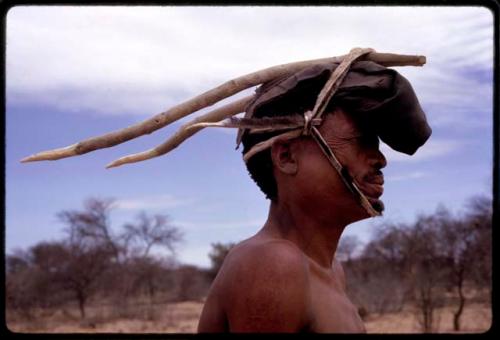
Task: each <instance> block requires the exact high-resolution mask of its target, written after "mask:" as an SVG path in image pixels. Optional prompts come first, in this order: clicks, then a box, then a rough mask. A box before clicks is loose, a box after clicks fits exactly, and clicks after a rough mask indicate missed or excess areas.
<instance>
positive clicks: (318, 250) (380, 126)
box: [198, 62, 430, 333]
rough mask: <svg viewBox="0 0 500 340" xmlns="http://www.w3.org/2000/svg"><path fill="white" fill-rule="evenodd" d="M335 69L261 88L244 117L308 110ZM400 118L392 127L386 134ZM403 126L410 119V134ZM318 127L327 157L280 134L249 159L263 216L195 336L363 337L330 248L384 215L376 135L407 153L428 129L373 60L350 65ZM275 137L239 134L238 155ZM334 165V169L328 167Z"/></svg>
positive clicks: (228, 263) (410, 97)
mask: <svg viewBox="0 0 500 340" xmlns="http://www.w3.org/2000/svg"><path fill="white" fill-rule="evenodd" d="M334 67H335V66H331V65H319V66H314V67H311V68H308V69H306V70H303V71H301V72H298V73H297V74H294V75H291V76H288V77H287V78H286V79H284V80H283V79H281V80H279V81H275V82H273V83H271V84H264V85H263V86H262V87H261V88H260V89H259V90H258V91H257V97H256V100H255V101H254V102H253V103H252V104H251V105H250V107H249V109H248V110H247V115H248V113H250V116H252V117H266V116H276V115H281V116H287V115H293V114H296V113H301V112H304V111H306V110H310V109H311V107H312V106H313V104H314V99H315V98H316V96H317V93H318V92H319V90H321V87H322V86H323V85H324V83H325V81H326V78H327V77H328V76H329V74H331V73H332V70H333V68H334ZM325 77H326V78H325ZM395 107H397V108H396V109H395ZM384 110H385V111H384ZM398 115H399V116H398ZM389 116H390V117H391V118H388V117H389ZM394 117H396V119H395V118H394ZM402 118H404V121H402ZM398 121H399V122H400V124H399V126H395V127H394V128H392V129H389V130H390V131H389V130H387V125H388V124H389V125H390V124H393V123H394V122H398ZM405 121H406V122H408V121H411V122H412V126H411V127H410V126H407V127H409V129H406V128H405V124H406V123H405ZM401 127H403V129H402V130H403V131H398V129H400V128H401ZM405 129H406V130H407V131H404V130H405ZM316 131H318V132H319V135H320V136H321V137H322V139H323V141H324V142H326V145H327V148H329V149H330V150H331V151H332V152H333V155H334V156H327V157H325V148H324V147H325V145H324V144H323V146H322V144H321V143H322V142H320V141H318V139H317V138H312V136H307V135H306V136H300V137H297V138H293V139H288V140H280V139H279V138H278V139H276V140H275V141H274V142H273V143H272V144H271V146H270V147H269V149H267V150H264V151H260V152H259V153H256V154H255V155H253V156H252V157H251V158H250V159H249V160H248V162H247V167H248V169H249V172H250V174H251V176H252V178H253V179H254V180H255V181H256V183H257V184H258V185H259V187H260V188H261V189H262V191H263V192H264V193H265V194H266V196H267V197H268V198H269V199H270V201H271V202H270V208H269V214H268V218H267V221H266V223H265V224H264V226H263V227H262V228H261V229H260V230H259V231H258V232H257V233H256V234H255V235H254V236H252V237H250V238H249V239H247V240H244V241H243V242H241V243H239V244H238V245H236V246H235V247H234V248H233V249H232V250H231V251H230V253H229V254H228V255H227V257H226V259H225V261H224V264H223V266H222V268H221V269H220V271H219V273H218V275H217V277H216V278H215V280H214V282H213V284H212V287H211V290H210V292H209V295H208V297H207V300H206V303H205V306H204V309H203V312H202V315H201V318H200V321H199V325H198V331H199V332H227V331H229V332H328V333H340V332H347V333H363V332H365V328H364V326H363V322H362V321H361V319H360V317H359V315H358V312H357V309H356V307H355V306H354V305H353V304H352V303H351V302H350V301H349V298H348V297H347V295H346V281H345V277H344V273H343V270H342V267H341V265H340V263H339V262H338V261H336V260H335V251H336V248H337V245H338V242H339V239H340V236H341V234H342V232H343V230H344V228H345V227H346V226H347V225H348V224H350V223H353V222H355V221H359V220H361V219H365V218H368V217H370V216H374V215H376V214H381V212H382V211H383V203H382V202H381V201H380V196H381V195H382V193H383V184H384V178H383V174H382V172H381V169H382V168H384V167H385V166H386V159H385V157H384V156H383V154H382V153H381V152H380V151H379V137H381V138H383V139H385V140H386V141H389V142H391V144H392V145H391V146H392V147H393V148H395V149H399V150H405V151H404V152H407V153H413V152H415V150H416V148H418V147H419V146H420V145H422V144H423V143H424V142H425V140H427V138H428V137H429V135H430V128H429V127H428V125H427V123H426V120H425V115H424V114H423V112H422V111H421V109H420V106H419V104H418V101H417V99H416V97H415V96H414V94H413V90H412V89H411V86H410V85H409V83H408V82H407V81H406V80H405V79H404V78H403V77H402V76H400V75H399V74H397V73H396V72H395V71H393V70H389V69H386V68H384V67H382V66H380V65H377V64H375V63H372V62H357V63H355V64H353V66H352V67H351V71H350V72H349V73H348V74H347V77H346V79H345V80H344V82H343V83H342V86H341V87H340V89H339V91H337V93H336V95H335V96H334V97H333V99H332V100H331V102H330V103H329V104H328V106H327V107H326V110H325V114H324V115H323V119H322V122H321V125H319V127H318V129H317V130H316ZM407 133H409V135H406V137H405V134H407ZM273 135H275V133H272V132H271V133H267V134H266V133H260V134H251V133H248V131H246V132H245V133H244V135H243V144H244V146H245V149H244V150H243V153H244V154H245V153H248V152H249V150H250V149H251V148H252V147H254V146H255V145H257V144H259V143H261V142H262V141H263V140H266V139H269V138H272V136H273ZM315 136H316V135H315ZM315 136H314V137H315ZM332 157H333V158H334V159H332ZM337 161H338V163H340V164H341V166H342V169H343V170H342V171H335V170H334V169H333V168H332V164H333V163H332V162H337ZM346 181H350V182H351V183H354V186H356V187H357V188H359V190H360V191H361V196H364V198H366V199H367V201H368V202H369V204H370V205H371V208H373V210H375V211H376V213H373V212H372V211H373V210H370V209H369V208H368V209H367V208H366V207H364V206H363V205H362V204H360V197H358V195H356V191H353V190H352V188H351V185H352V184H351V185H349V183H347V184H346Z"/></svg>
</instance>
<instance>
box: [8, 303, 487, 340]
mask: <svg viewBox="0 0 500 340" xmlns="http://www.w3.org/2000/svg"><path fill="white" fill-rule="evenodd" d="M202 307H203V302H182V303H174V304H168V305H167V304H163V305H156V306H140V307H137V306H133V308H131V309H130V310H129V311H121V314H123V316H122V317H116V315H115V316H113V313H112V312H111V311H112V308H113V307H112V306H104V307H89V308H88V311H87V315H88V316H87V318H86V320H85V321H81V320H80V319H79V317H78V313H77V310H76V309H62V310H55V311H50V312H49V311H39V312H37V313H36V315H37V317H36V318H35V319H34V320H32V321H30V322H21V321H16V320H12V318H10V320H8V322H7V326H8V327H9V329H10V330H11V331H13V332H22V333H195V332H196V327H197V324H198V318H199V316H200V313H201V309H202ZM452 310H453V309H452V308H450V307H446V308H443V309H441V310H439V311H438V327H439V328H438V330H437V331H438V332H440V333H443V332H444V333H448V332H453V330H452ZM114 313H116V310H114ZM490 325H491V308H490V307H489V306H487V305H484V304H469V305H468V306H466V308H465V310H464V314H463V315H462V330H461V332H463V333H482V332H485V331H487V330H488V329H489V327H490ZM365 326H366V329H367V332H368V333H420V332H421V331H420V328H419V324H418V322H417V320H416V318H415V316H414V314H413V313H412V310H411V309H410V308H407V309H405V310H403V311H402V312H400V313H394V314H389V313H388V314H384V315H380V316H379V315H370V316H368V317H367V319H366V320H365Z"/></svg>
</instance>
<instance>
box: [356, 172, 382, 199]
mask: <svg viewBox="0 0 500 340" xmlns="http://www.w3.org/2000/svg"><path fill="white" fill-rule="evenodd" d="M360 189H361V191H362V192H363V193H364V194H365V195H366V196H368V197H370V198H375V199H377V198H379V197H380V196H382V194H383V193H384V175H383V174H382V173H381V172H379V173H377V174H373V175H370V176H367V177H365V178H364V181H363V184H362V185H361V187H360Z"/></svg>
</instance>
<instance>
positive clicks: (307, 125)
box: [302, 110, 313, 136]
mask: <svg viewBox="0 0 500 340" xmlns="http://www.w3.org/2000/svg"><path fill="white" fill-rule="evenodd" d="M312 117H313V112H312V111H311V110H308V111H306V112H304V128H303V129H302V135H303V136H309V135H310V134H311V122H312Z"/></svg>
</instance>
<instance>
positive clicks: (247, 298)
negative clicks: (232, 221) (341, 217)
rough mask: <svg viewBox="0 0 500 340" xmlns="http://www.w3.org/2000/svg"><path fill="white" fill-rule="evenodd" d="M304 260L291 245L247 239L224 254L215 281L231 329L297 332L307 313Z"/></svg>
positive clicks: (303, 324) (305, 267)
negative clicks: (216, 280)
mask: <svg viewBox="0 0 500 340" xmlns="http://www.w3.org/2000/svg"><path fill="white" fill-rule="evenodd" d="M308 280H309V276H308V261H307V258H306V257H305V255H304V254H303V253H302V252H301V251H300V249H299V248H298V247H297V246H295V245H294V244H293V243H291V242H289V241H286V240H280V239H266V240H259V239H249V240H246V241H243V242H241V243H240V244H238V245H237V246H235V247H234V248H233V249H232V250H231V252H230V253H229V254H228V256H227V258H226V260H225V261H224V265H223V268H221V273H220V277H218V281H219V282H218V284H219V287H218V289H220V290H223V291H224V292H225V296H226V299H225V300H226V303H225V304H224V310H225V311H226V315H227V318H228V321H229V323H230V326H231V328H232V330H233V331H245V330H252V331H255V330H260V331H298V330H301V329H303V327H304V326H305V325H306V324H307V320H308V311H309V304H310V302H309V293H308V292H309V289H308V286H309V282H308Z"/></svg>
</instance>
